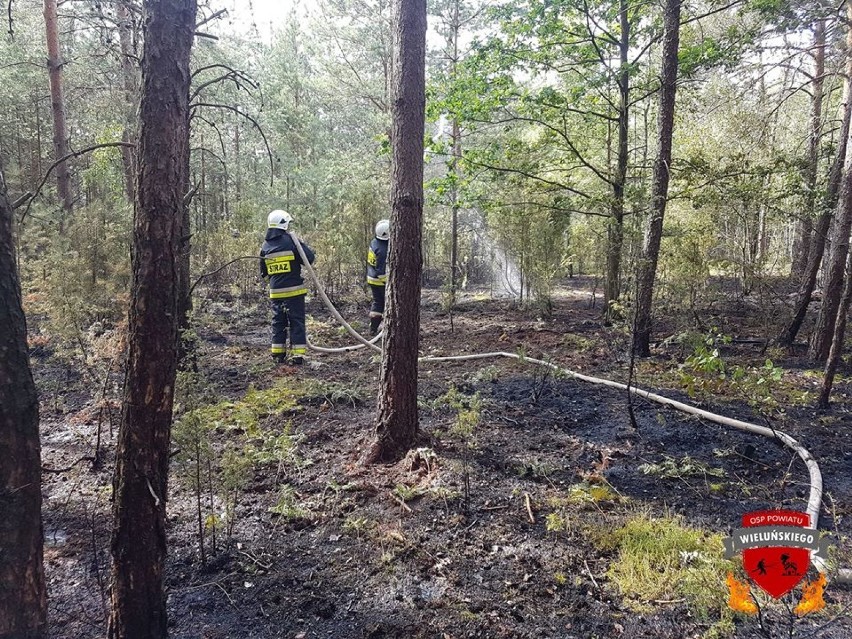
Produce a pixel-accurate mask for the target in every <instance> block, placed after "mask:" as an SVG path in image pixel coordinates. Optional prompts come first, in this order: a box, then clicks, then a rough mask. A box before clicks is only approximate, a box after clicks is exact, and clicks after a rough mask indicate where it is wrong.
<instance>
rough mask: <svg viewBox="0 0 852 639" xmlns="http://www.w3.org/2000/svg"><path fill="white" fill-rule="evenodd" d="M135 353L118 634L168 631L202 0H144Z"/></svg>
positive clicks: (129, 379) (115, 549)
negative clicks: (181, 308)
mask: <svg viewBox="0 0 852 639" xmlns="http://www.w3.org/2000/svg"><path fill="white" fill-rule="evenodd" d="M144 8H145V14H146V16H145V44H144V54H143V59H142V99H141V105H140V121H141V128H140V135H139V154H138V158H139V174H138V178H137V192H136V207H135V208H136V210H135V214H134V229H133V255H132V265H133V279H132V285H131V292H132V301H131V307H130V319H129V329H128V330H129V355H128V362H127V373H126V376H125V382H124V397H123V405H122V412H121V427H120V430H119V437H118V449H117V452H116V470H115V478H114V480H113V494H114V505H113V517H114V523H113V532H112V544H111V548H112V587H111V592H110V602H111V616H110V624H109V636H110V637H111V638H113V639H154V638H158V639H159V638H162V637H166V635H167V621H166V605H165V604H166V602H165V595H164V592H163V569H164V565H165V558H166V528H165V523H166V497H167V488H168V483H167V479H168V468H169V439H170V435H171V421H172V402H173V399H174V383H175V373H176V367H177V337H178V336H177V323H178V316H177V295H178V267H177V261H178V252H179V246H180V233H181V226H182V225H181V217H182V215H183V209H184V195H185V194H186V189H187V182H188V172H187V171H188V160H187V158H188V154H189V84H190V74H189V54H190V50H191V48H192V42H193V34H194V31H195V19H196V0H145V4H144Z"/></svg>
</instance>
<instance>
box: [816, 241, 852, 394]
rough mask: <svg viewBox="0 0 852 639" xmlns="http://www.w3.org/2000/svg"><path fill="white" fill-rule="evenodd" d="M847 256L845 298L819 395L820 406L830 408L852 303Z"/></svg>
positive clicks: (851, 276)
mask: <svg viewBox="0 0 852 639" xmlns="http://www.w3.org/2000/svg"><path fill="white" fill-rule="evenodd" d="M850 257H852V256H849V255H847V256H846V280H845V282H844V284H843V296H842V297H841V299H840V308H839V312H838V314H837V321H836V322H835V324H834V331H833V332H832V339H831V348H830V349H829V352H828V358H827V359H826V362H825V371H824V372H823V376H822V389H821V390H820V395H819V402H818V404H819V406H820V407H821V408H827V407H828V398H829V396H830V395H831V387H832V386H833V385H834V376H835V375H836V374H837V365H838V364H839V363H840V356H841V355H842V354H843V338H844V336H845V335H846V315H847V314H848V313H849V303H850V301H852V272H850V271H852V260H851V259H850Z"/></svg>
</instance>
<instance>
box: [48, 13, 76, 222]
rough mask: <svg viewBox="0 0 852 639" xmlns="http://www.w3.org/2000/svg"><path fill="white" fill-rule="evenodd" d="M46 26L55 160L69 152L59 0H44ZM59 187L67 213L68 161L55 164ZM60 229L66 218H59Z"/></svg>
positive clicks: (70, 201)
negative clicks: (60, 39) (60, 40)
mask: <svg viewBox="0 0 852 639" xmlns="http://www.w3.org/2000/svg"><path fill="white" fill-rule="evenodd" d="M44 26H45V31H46V33H47V72H48V78H49V80H50V104H51V108H52V111H53V151H54V154H55V155H56V160H59V159H60V158H64V157H65V156H66V155H68V126H67V124H66V122H65V97H64V95H63V90H62V64H63V63H62V54H61V53H60V50H59V17H58V15H57V8H56V0H44ZM56 187H57V192H58V194H59V201H60V203H61V204H62V210H63V212H64V213H66V214H67V213H70V212H71V210H72V209H73V207H74V200H73V198H72V196H71V173H70V171H69V170H68V162H62V163H61V164H59V166H57V167H56ZM59 229H60V232H61V231H63V230H64V229H65V220H64V219H62V220H60V222H59Z"/></svg>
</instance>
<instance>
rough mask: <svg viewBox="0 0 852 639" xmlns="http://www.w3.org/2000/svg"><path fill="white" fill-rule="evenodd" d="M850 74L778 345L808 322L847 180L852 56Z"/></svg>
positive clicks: (788, 342)
mask: <svg viewBox="0 0 852 639" xmlns="http://www.w3.org/2000/svg"><path fill="white" fill-rule="evenodd" d="M850 34H852V31H850ZM846 73H847V79H846V80H845V82H844V92H843V96H844V97H843V120H842V122H841V126H840V135H839V137H838V142H837V150H836V152H835V154H834V160H833V162H832V164H831V169H830V171H829V174H828V186H827V188H826V194H825V196H824V198H823V200H822V202H821V205H820V213H819V217H818V218H817V221H816V224H814V231H813V235H812V238H811V244H810V249H809V251H808V264H807V267H806V268H805V271H804V273H803V274H802V280H801V282H800V283H799V291H798V293H797V295H796V305H795V308H794V310H793V313H792V316H791V318H790V321H789V322H788V323H787V326H785V327H784V330H783V331H782V332H781V335H779V337H778V344H779V345H781V346H790V345H792V344H793V342H794V341H795V340H796V336H797V335H798V334H799V330H800V329H801V328H802V323H803V322H804V321H805V316H806V315H807V313H808V305H809V304H810V302H811V295H813V292H814V289H815V288H816V281H817V276H818V275H819V268H820V264H822V258H823V255H824V253H825V248H826V244H827V240H828V234H829V230H830V229H831V222H832V219H833V218H834V212H835V210H836V209H837V204H838V199H839V194H840V187H841V182H842V180H843V164H844V162H845V160H846V148H847V146H848V143H849V132H850V122H852V83H851V82H850V78H852V55H850V56H849V57H848V58H847V61H846Z"/></svg>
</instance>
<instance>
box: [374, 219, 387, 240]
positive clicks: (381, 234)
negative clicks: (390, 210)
mask: <svg viewBox="0 0 852 639" xmlns="http://www.w3.org/2000/svg"><path fill="white" fill-rule="evenodd" d="M376 237H377V238H378V239H380V240H387V239H390V220H379V223H378V224H376Z"/></svg>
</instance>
